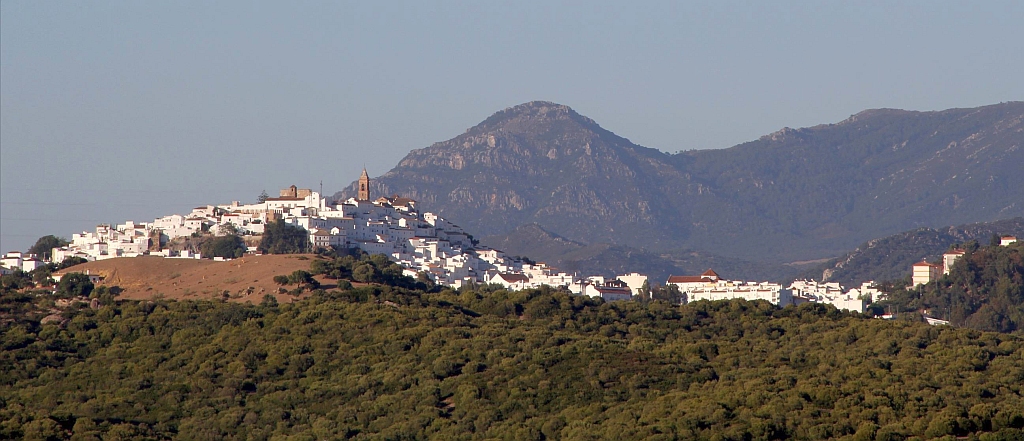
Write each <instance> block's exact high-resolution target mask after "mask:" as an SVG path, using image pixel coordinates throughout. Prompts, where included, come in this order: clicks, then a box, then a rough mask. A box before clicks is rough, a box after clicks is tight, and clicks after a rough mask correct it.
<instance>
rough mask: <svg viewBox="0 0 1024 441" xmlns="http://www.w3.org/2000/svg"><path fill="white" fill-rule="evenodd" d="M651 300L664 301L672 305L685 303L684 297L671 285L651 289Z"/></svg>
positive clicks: (676, 287) (677, 288)
mask: <svg viewBox="0 0 1024 441" xmlns="http://www.w3.org/2000/svg"><path fill="white" fill-rule="evenodd" d="M651 298H652V299H654V300H664V301H666V302H669V303H672V304H679V303H686V295H685V294H683V293H682V292H680V291H679V287H678V286H676V285H673V284H671V283H670V284H668V285H665V286H659V287H656V288H652V289H651Z"/></svg>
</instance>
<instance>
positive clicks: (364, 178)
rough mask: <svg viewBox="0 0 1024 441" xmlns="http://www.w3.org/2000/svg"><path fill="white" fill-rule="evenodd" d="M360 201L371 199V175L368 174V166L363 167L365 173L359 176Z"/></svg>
mask: <svg viewBox="0 0 1024 441" xmlns="http://www.w3.org/2000/svg"><path fill="white" fill-rule="evenodd" d="M356 199H357V200H360V201H368V200H370V176H369V175H367V174H366V167H363V174H362V175H361V176H359V197H358V198H356Z"/></svg>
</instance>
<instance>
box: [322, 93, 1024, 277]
mask: <svg viewBox="0 0 1024 441" xmlns="http://www.w3.org/2000/svg"><path fill="white" fill-rule="evenodd" d="M1022 144H1024V102H1009V103H1002V104H996V105H991V106H985V107H979V108H973V109H950V110H945V111H939V112H913V111H901V110H892V109H877V110H867V111H864V112H860V113H858V114H856V115H853V116H851V117H850V118H848V119H846V120H844V121H841V122H838V123H834V124H822V125H818V126H814V127H809V128H800V129H791V128H785V129H783V130H780V131H777V132H775V133H772V134H769V135H766V136H764V137H762V138H761V139H759V140H756V141H751V142H748V143H744V144H741V145H738V146H735V147H732V148H727V149H721V150H698V151H688V152H681V153H677V154H666V153H663V152H661V151H658V150H655V149H652V148H647V147H642V146H638V145H635V144H633V143H632V142H630V141H629V140H628V139H626V138H623V137H621V136H618V135H616V134H614V133H612V132H610V131H608V130H606V129H604V128H602V127H601V126H600V125H598V124H597V123H596V122H594V121H593V120H592V119H590V118H587V117H585V116H583V115H580V114H578V113H577V112H575V111H573V110H572V109H571V108H569V107H567V106H564V105H559V104H555V103H550V102H542V101H538V102H530V103H526V104H522V105H519V106H515V107H511V108H508V109H505V110H503V111H500V112H497V113H495V114H494V115H492V116H491V117H489V118H487V119H485V120H484V121H483V122H482V123H480V124H479V125H477V126H474V127H472V128H470V129H468V130H467V131H466V132H465V133H463V134H461V135H459V136H456V137H455V138H453V139H451V140H448V141H443V142H439V143H435V144H433V145H432V146H430V147H427V148H423V149H418V150H413V151H412V152H410V153H409V155H407V156H406V157H405V158H404V159H403V160H402V161H401V162H400V163H399V164H398V165H397V166H396V167H395V168H394V169H392V170H391V171H389V172H388V173H386V174H384V175H382V176H380V177H379V178H376V179H374V181H373V183H372V184H373V187H374V191H375V193H376V194H402V195H406V196H409V197H412V198H414V199H416V200H418V201H419V202H420V206H421V207H422V208H423V209H425V210H429V211H435V212H438V213H439V214H441V215H442V216H445V217H446V218H448V219H451V220H453V221H454V222H456V223H458V224H460V225H462V226H463V227H465V228H466V229H467V231H470V232H472V233H473V234H474V235H476V236H478V237H483V236H489V235H501V234H507V233H509V232H511V231H513V230H514V229H515V228H516V227H519V226H521V225H525V224H530V223H536V224H538V225H540V226H542V227H543V229H545V230H546V231H549V232H551V233H554V234H556V235H558V236H561V237H564V238H566V239H568V240H572V241H578V242H581V243H588V244H589V243H609V244H617V245H626V246H631V247H636V248H644V249H648V250H652V251H654V252H658V253H663V252H672V251H678V250H696V251H702V252H710V253H713V254H718V255H722V256H724V257H730V258H738V259H745V260H758V261H764V262H774V263H783V262H788V261H793V260H808V259H818V258H823V257H831V256H835V255H838V254H840V253H843V252H845V251H846V250H849V249H852V248H854V247H855V246H857V245H858V244H861V243H863V242H864V241H866V240H869V239H872V238H877V237H883V236H886V235H889V234H893V233H896V232H900V231H906V230H910V229H913V228H919V227H938V226H943V225H955V224H963V223H968V222H978V221H992V220H997V219H1003V218H1010V217H1014V216H1022V215H1024V204H1021V202H1020V201H1024V174H1022V173H1019V169H1021V168H1022V166H1024V149H1022V148H1021V147H1022ZM351 194H353V187H350V188H347V189H345V190H343V191H342V192H339V193H338V194H337V195H336V196H339V197H342V196H349V195H351Z"/></svg>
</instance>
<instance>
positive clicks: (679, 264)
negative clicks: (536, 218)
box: [480, 224, 799, 285]
mask: <svg viewBox="0 0 1024 441" xmlns="http://www.w3.org/2000/svg"><path fill="white" fill-rule="evenodd" d="M480 242H481V243H482V244H483V245H486V246H489V247H492V248H496V249H499V250H502V251H504V252H505V253H507V254H509V255H513V256H525V257H529V258H530V259H533V260H535V261H539V262H544V263H546V264H548V265H551V266H554V267H555V268H558V269H560V270H562V271H566V272H569V273H579V274H582V275H592V274H600V275H606V276H611V275H621V274H626V273H628V272H643V273H644V274H646V275H647V276H649V277H650V278H651V283H655V284H659V285H663V284H665V281H666V280H667V279H668V276H670V275H687V274H700V273H702V272H704V271H706V270H707V269H708V268H713V269H714V270H715V271H716V272H717V273H719V274H721V275H722V276H723V277H726V278H729V279H744V280H759V281H766V280H778V279H785V278H792V277H795V276H796V275H797V274H798V273H799V270H798V269H797V268H794V267H792V266H787V265H779V264H772V263H762V262H750V261H746V260H741V259H736V258H729V257H721V256H718V255H715V254H712V253H708V252H701V251H682V250H676V251H664V252H655V251H651V250H647V249H642V248H637V247H632V246H628V245H616V244H610V243H594V244H585V243H581V242H576V241H571V240H568V239H566V238H564V237H561V236H558V235H556V234H554V233H551V232H549V231H546V230H544V228H543V227H541V226H540V225H538V224H526V225H523V226H520V227H518V228H516V229H515V230H512V231H510V232H508V233H506V234H502V235H496V236H488V237H484V238H482V239H481V240H480Z"/></svg>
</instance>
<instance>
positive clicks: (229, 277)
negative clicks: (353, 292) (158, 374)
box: [60, 254, 336, 303]
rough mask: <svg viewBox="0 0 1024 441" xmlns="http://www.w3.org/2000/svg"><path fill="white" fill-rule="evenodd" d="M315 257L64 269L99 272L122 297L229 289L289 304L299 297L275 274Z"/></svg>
mask: <svg viewBox="0 0 1024 441" xmlns="http://www.w3.org/2000/svg"><path fill="white" fill-rule="evenodd" d="M315 258H316V256H314V255H299V254H287V255H265V256H246V257H243V258H240V259H234V260H229V261H224V262H215V261H212V260H205V259H204V260H194V259H165V258H163V257H132V258H118V259H108V260H100V261H96V262H88V263H83V264H81V265H75V266H73V267H70V268H67V269H65V270H63V271H60V273H66V272H82V273H84V272H86V271H88V272H89V273H91V274H99V275H100V276H102V277H103V280H102V281H101V282H100V283H99V284H100V285H106V286H115V285H116V286H119V287H121V288H122V289H123V290H124V292H122V293H121V295H120V296H119V297H120V298H123V299H138V300H146V299H152V298H160V297H162V298H167V299H176V300H185V299H213V298H221V297H222V296H223V293H224V291H227V292H228V294H229V300H231V301H236V302H253V303H259V302H260V301H262V300H263V296H264V295H266V294H273V295H274V296H275V297H276V298H277V301H278V302H290V301H292V300H294V299H295V298H296V297H295V296H292V295H291V294H280V293H278V288H279V287H280V285H278V284H276V283H274V280H273V279H274V276H277V275H288V274H291V273H292V272H293V271H295V270H306V271H308V270H309V265H310V263H312V261H313V259H315ZM317 280H318V281H319V282H320V283H321V284H322V286H323V288H324V289H333V288H335V287H336V283H335V281H334V280H329V279H323V278H321V277H317ZM286 288H288V289H291V288H294V286H288V287H286ZM305 295H308V293H305V294H303V296H305ZM303 296H300V297H303Z"/></svg>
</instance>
